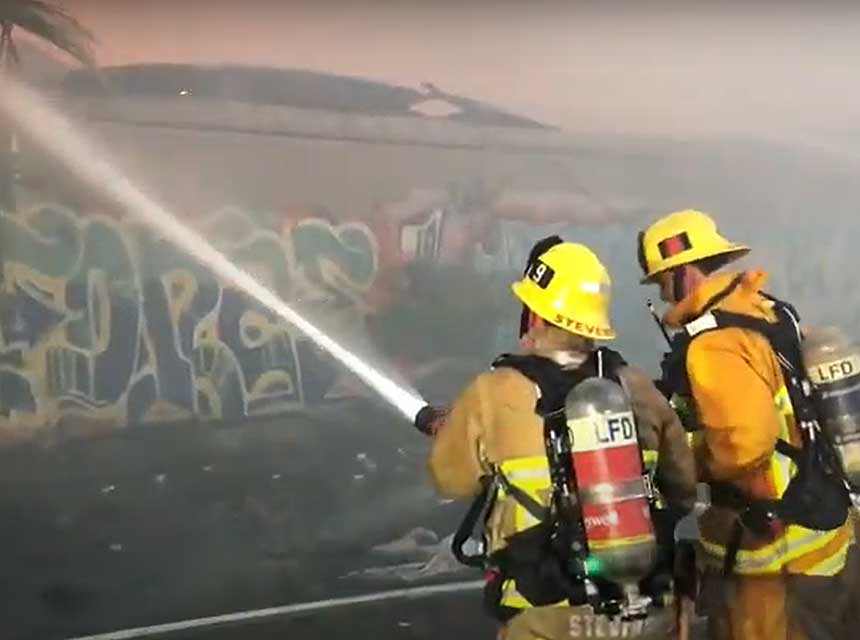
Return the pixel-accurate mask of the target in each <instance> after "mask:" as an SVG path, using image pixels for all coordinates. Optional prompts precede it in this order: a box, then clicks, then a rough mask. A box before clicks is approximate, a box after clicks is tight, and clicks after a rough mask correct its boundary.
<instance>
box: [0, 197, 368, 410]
mask: <svg viewBox="0 0 860 640" xmlns="http://www.w3.org/2000/svg"><path fill="white" fill-rule="evenodd" d="M201 231H203V233H204V234H205V235H206V237H207V238H209V239H210V240H211V241H212V242H213V243H214V244H215V245H216V246H217V247H218V248H219V250H221V251H223V252H224V253H225V254H226V255H228V256H229V257H230V258H231V259H232V260H234V261H235V262H236V263H237V264H239V265H241V266H242V267H243V268H245V269H248V270H249V271H251V272H252V273H253V274H254V275H255V276H256V277H257V278H259V279H261V280H263V281H264V282H265V283H266V284H267V285H269V286H270V287H273V288H274V289H275V290H277V291H278V293H279V294H280V295H281V296H282V297H284V298H285V299H286V300H301V301H302V303H303V305H305V306H306V307H307V308H311V309H313V308H315V307H324V308H325V309H326V313H327V315H328V316H330V317H331V316H335V317H337V316H338V315H341V316H345V317H348V318H349V319H350V321H351V322H352V321H355V320H356V319H357V320H358V321H360V320H361V318H360V315H361V313H362V310H361V307H360V306H359V305H357V304H356V301H357V300H359V299H360V298H361V297H362V296H363V295H364V294H365V293H366V292H367V291H368V290H369V288H370V286H371V285H372V284H373V281H374V278H375V275H376V271H377V253H378V251H377V248H376V243H375V238H374V236H373V234H372V232H371V231H370V230H369V229H368V228H367V227H366V226H365V225H363V224H360V223H348V224H343V225H339V226H335V225H332V224H331V223H330V222H328V221H326V220H322V219H318V218H307V219H303V220H300V221H298V222H296V223H295V224H292V225H290V226H289V227H288V228H287V229H285V230H282V231H280V232H275V231H273V230H269V229H265V228H262V227H260V226H258V225H257V224H256V223H255V222H254V221H253V220H252V219H251V218H250V217H249V216H248V215H246V214H243V213H242V212H239V211H237V210H223V211H220V212H217V213H216V214H214V215H212V216H209V217H208V218H207V219H206V220H205V221H204V223H203V224H202V225H201ZM0 237H2V239H3V241H2V254H0V257H2V298H3V299H2V315H0V419H2V420H5V421H8V422H14V423H16V424H30V425H34V426H35V425H40V424H54V423H57V422H58V421H59V420H60V418H61V417H63V416H70V415H85V416H87V417H89V418H93V419H96V420H106V421H109V422H111V423H114V424H138V423H142V422H148V421H154V420H160V419H176V418H183V417H190V416H197V417H200V418H202V419H208V418H220V419H229V418H233V417H239V416H248V415H259V414H266V413H272V412H277V411H282V410H284V409H287V408H290V407H293V406H298V405H303V404H305V403H306V402H308V401H312V400H314V399H317V398H316V397H317V396H320V395H321V394H322V393H324V387H325V386H326V385H327V384H328V383H329V382H330V380H327V379H326V378H327V377H328V378H330V377H331V373H329V374H326V373H325V370H326V366H325V363H324V362H322V360H323V359H322V358H321V356H320V355H319V354H317V353H316V352H315V350H314V348H313V347H312V346H311V345H308V344H307V343H306V342H304V341H303V339H302V337H301V336H299V335H296V334H295V333H294V331H293V330H292V329H291V328H290V327H289V326H287V325H286V324H285V323H284V322H283V321H281V320H280V319H278V318H276V317H274V316H273V315H272V314H271V312H269V311H268V310H266V309H263V308H261V307H260V306H259V305H256V304H255V303H254V302H253V301H251V300H250V299H249V298H248V297H247V296H246V295H245V294H243V293H242V292H241V291H237V290H235V289H234V288H232V287H230V286H228V285H225V284H223V283H221V282H218V281H217V280H215V279H214V278H213V277H212V276H211V275H209V274H208V273H207V272H206V270H205V269H202V268H200V267H199V266H198V265H196V264H194V263H193V262H191V261H190V260H189V259H188V258H187V257H185V256H183V255H180V254H178V253H177V252H175V251H174V250H173V249H172V247H171V246H170V245H169V244H168V243H167V242H165V241H164V239H162V238H158V237H156V236H153V235H152V234H151V233H149V232H147V231H145V230H143V229H136V228H133V227H131V226H130V225H128V224H125V223H123V222H117V221H115V220H111V219H107V218H100V217H89V216H79V215H77V214H75V213H74V212H72V211H69V210H67V209H64V208H63V207H60V206H57V205H44V206H39V207H36V208H34V209H32V210H30V211H27V212H23V213H19V214H16V215H14V216H13V215H8V214H6V215H0ZM309 362H313V366H311V367H310V369H312V371H308V369H309V367H308V366H304V367H303V364H304V365H307V363H309Z"/></svg>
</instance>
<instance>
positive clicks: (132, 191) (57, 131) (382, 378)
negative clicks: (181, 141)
mask: <svg viewBox="0 0 860 640" xmlns="http://www.w3.org/2000/svg"><path fill="white" fill-rule="evenodd" d="M0 108H2V109H3V110H4V111H5V112H6V113H7V114H8V115H9V117H10V118H11V119H12V120H13V121H14V122H15V123H17V125H18V126H20V127H21V128H22V130H24V131H26V132H27V133H28V134H30V136H32V138H33V139H34V140H35V141H37V142H38V143H39V144H41V145H42V146H43V147H44V148H45V149H46V150H47V151H48V152H50V153H51V154H52V155H53V156H55V157H56V158H57V159H58V160H60V161H62V162H63V163H64V164H65V165H66V167H68V169H69V170H70V171H72V172H73V173H74V174H76V175H77V176H78V177H79V178H81V179H82V180H84V181H85V182H87V183H88V184H89V185H90V186H92V187H93V188H94V189H96V190H98V191H99V192H100V193H102V194H104V195H105V196H107V197H108V198H110V199H112V200H114V201H116V202H117V203H119V204H121V205H122V206H123V208H124V209H125V210H126V211H128V213H130V214H131V215H132V216H134V217H135V218H136V219H137V220H139V221H140V222H142V223H144V224H146V225H147V226H149V227H152V228H154V229H155V230H157V231H158V232H159V233H161V234H162V235H163V236H164V238H165V239H166V240H167V241H168V242H170V243H172V244H173V245H175V246H176V247H177V248H179V249H180V250H182V251H185V252H186V253H187V254H188V255H190V256H193V257H194V258H195V259H196V260H198V261H199V262H201V263H202V264H204V265H206V266H207V267H209V268H210V269H211V270H212V272H213V273H215V274H216V275H217V276H219V277H220V278H222V279H224V280H225V281H228V282H230V283H232V284H233V285H234V286H236V287H237V288H239V289H241V290H243V291H244V292H245V293H247V295H249V296H250V297H252V298H254V299H255V300H257V301H258V302H260V303H261V304H263V305H264V306H266V307H268V308H269V309H271V310H272V311H274V312H275V313H277V314H278V315H279V316H281V317H283V318H284V319H285V320H287V321H288V322H289V323H291V324H292V325H293V326H295V327H296V328H297V329H299V330H300V331H301V332H302V333H304V334H305V335H306V336H308V338H310V339H311V340H313V342H314V343H315V344H317V345H318V346H319V347H320V348H322V349H324V350H325V351H327V352H328V353H329V354H331V355H332V356H333V357H334V358H336V359H337V360H338V361H339V362H341V363H342V364H343V365H344V366H345V367H347V368H348V369H349V370H350V371H352V372H353V373H355V374H356V375H357V376H358V377H360V378H361V379H362V380H363V381H364V382H365V383H366V384H367V385H368V386H370V387H371V388H373V389H374V390H375V391H376V392H377V393H378V394H379V395H380V396H382V397H383V398H384V399H385V400H386V401H387V402H389V403H390V404H391V405H392V406H393V407H394V408H396V409H397V410H398V411H399V412H400V413H402V414H403V415H404V416H405V417H406V418H408V419H409V420H412V419H413V418H414V417H415V415H416V414H417V413H418V411H419V409H421V407H422V406H424V405H425V404H426V403H425V401H424V400H423V399H422V398H421V397H420V396H419V394H418V393H417V392H416V391H414V390H413V389H409V388H407V387H405V386H403V385H401V384H398V383H397V382H395V381H394V380H392V379H391V378H390V377H388V376H386V375H384V374H383V373H382V372H380V371H379V370H378V369H376V368H375V367H373V366H371V365H369V364H368V363H367V362H365V361H364V360H362V359H361V358H359V357H358V356H357V355H356V354H355V353H353V352H352V351H350V350H349V349H346V348H345V347H343V346H342V345H341V344H339V343H338V342H336V341H335V340H333V339H332V338H331V337H330V336H329V335H328V334H326V333H325V332H323V331H321V330H320V329H319V327H317V326H316V325H315V324H313V323H312V322H310V321H309V320H308V319H307V318H305V317H304V316H302V315H300V314H299V313H297V312H296V311H295V309H293V308H292V307H290V306H289V305H287V304H286V303H285V302H284V301H283V300H282V299H281V298H280V297H279V296H278V295H277V294H275V293H274V292H273V291H272V290H270V289H268V288H267V287H265V286H263V285H262V284H261V283H260V282H259V281H258V280H256V279H255V278H254V277H253V276H251V275H250V274H249V273H248V272H247V271H245V270H243V269H240V268H239V267H237V266H236V265H235V264H233V263H232V262H231V261H230V260H229V259H227V257H226V256H224V255H223V254H222V253H220V252H219V251H217V250H216V249H215V248H214V247H213V246H212V245H211V244H209V243H208V242H206V240H204V239H203V238H202V237H201V236H200V235H198V234H197V233H195V232H194V231H193V230H192V229H190V228H188V227H187V226H185V225H184V224H182V223H181V222H180V221H179V220H178V219H177V217H176V216H175V215H173V214H172V213H171V212H170V211H169V210H168V209H166V208H165V207H163V206H162V205H160V204H158V203H157V202H155V201H154V200H153V199H151V198H150V197H148V196H147V195H146V194H145V193H144V192H143V191H141V190H140V188H138V187H137V185H135V184H134V183H133V182H132V181H131V180H130V179H129V178H128V177H127V176H126V175H125V174H123V173H122V172H121V171H120V170H119V169H118V168H117V167H116V166H115V165H114V164H113V163H111V162H110V161H109V160H108V159H107V157H106V156H105V155H104V154H103V153H101V152H100V151H98V150H97V149H96V148H95V147H94V146H93V145H92V144H90V143H89V142H88V141H87V140H86V139H85V138H84V137H83V136H82V135H81V134H80V133H79V132H77V131H75V129H74V128H73V127H72V125H71V124H70V123H69V122H68V121H67V120H65V119H64V118H63V117H62V116H60V115H59V114H58V113H57V112H55V111H54V110H52V109H50V108H49V107H48V106H47V104H46V102H45V100H43V99H40V98H39V96H38V95H37V94H36V93H35V92H33V91H32V90H31V89H28V88H26V87H24V86H23V85H22V84H21V83H19V82H16V81H14V80H11V79H8V78H7V79H5V80H4V81H3V85H2V91H0Z"/></svg>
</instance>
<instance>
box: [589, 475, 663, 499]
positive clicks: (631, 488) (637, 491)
mask: <svg viewBox="0 0 860 640" xmlns="http://www.w3.org/2000/svg"><path fill="white" fill-rule="evenodd" d="M579 494H580V496H581V498H582V500H583V502H590V503H592V504H611V503H613V502H617V501H618V500H632V499H634V498H647V497H648V489H647V487H646V486H645V481H644V479H643V478H642V477H641V476H640V477H638V478H631V479H630V480H625V481H624V482H613V483H609V482H602V483H600V484H595V485H592V486H590V487H583V488H580V489H579Z"/></svg>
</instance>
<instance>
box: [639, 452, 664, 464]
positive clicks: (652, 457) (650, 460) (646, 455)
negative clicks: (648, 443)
mask: <svg viewBox="0 0 860 640" xmlns="http://www.w3.org/2000/svg"><path fill="white" fill-rule="evenodd" d="M659 458H660V452H659V451H654V450H653V449H643V450H642V462H643V463H644V464H645V466H646V467H656V466H657V460H659Z"/></svg>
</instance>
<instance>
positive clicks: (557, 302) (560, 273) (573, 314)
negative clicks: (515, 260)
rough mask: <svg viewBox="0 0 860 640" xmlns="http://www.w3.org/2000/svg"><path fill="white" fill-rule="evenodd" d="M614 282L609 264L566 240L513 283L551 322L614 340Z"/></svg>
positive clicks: (527, 303)
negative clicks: (611, 303)
mask: <svg viewBox="0 0 860 640" xmlns="http://www.w3.org/2000/svg"><path fill="white" fill-rule="evenodd" d="M611 286H612V282H611V280H610V278H609V273H608V272H607V271H606V267H604V266H603V264H602V263H601V262H600V259H599V258H598V257H597V256H596V255H594V253H593V252H592V251H591V249H589V248H588V247H586V246H585V245H582V244H576V243H573V242H562V243H561V244H557V245H555V246H554V247H552V248H550V249H549V250H547V251H546V252H545V253H543V254H541V255H540V256H539V257H538V258H537V259H536V260H535V261H534V262H532V263H531V264H530V265H529V268H528V270H527V271H526V274H525V276H523V279H522V280H520V281H519V282H515V283H513V284H512V285H511V289H513V292H514V295H515V296H516V297H517V298H519V299H520V301H521V302H522V303H523V304H524V305H525V306H526V307H528V308H529V309H531V310H532V311H533V312H534V313H535V314H536V315H538V316H540V317H541V318H543V319H544V320H546V321H547V322H549V323H550V324H553V325H555V326H557V327H560V328H562V329H564V330H565V331H570V332H571V333H575V334H577V335H580V336H584V337H586V338H592V339H594V340H611V339H613V338H614V337H615V332H614V331H613V330H612V327H611V326H610V323H609V299H610V288H611Z"/></svg>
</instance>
